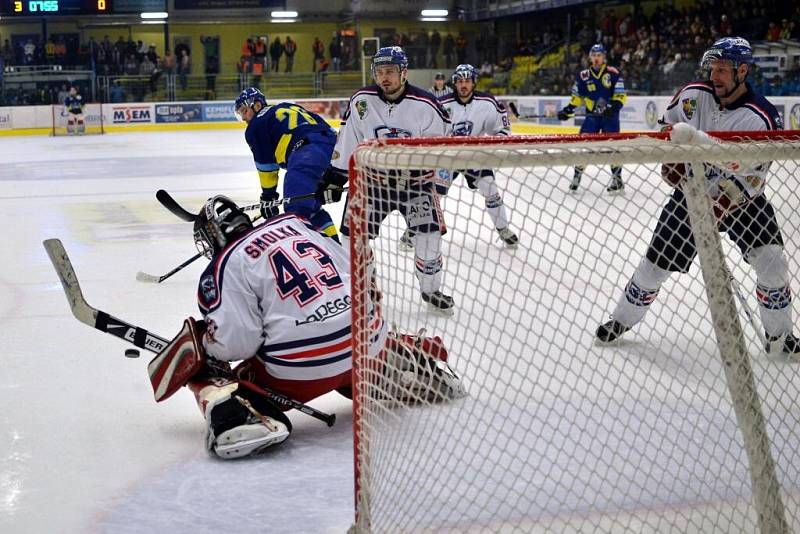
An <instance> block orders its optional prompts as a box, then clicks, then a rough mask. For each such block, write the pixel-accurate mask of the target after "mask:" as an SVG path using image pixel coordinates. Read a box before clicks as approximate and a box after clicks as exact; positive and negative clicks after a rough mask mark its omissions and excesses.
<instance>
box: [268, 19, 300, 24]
mask: <svg viewBox="0 0 800 534" xmlns="http://www.w3.org/2000/svg"><path fill="white" fill-rule="evenodd" d="M269 21H270V22H272V23H273V24H281V23H286V22H297V19H269Z"/></svg>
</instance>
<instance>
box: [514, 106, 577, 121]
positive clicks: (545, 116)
mask: <svg viewBox="0 0 800 534" xmlns="http://www.w3.org/2000/svg"><path fill="white" fill-rule="evenodd" d="M508 109H509V110H510V111H511V114H512V115H514V117H516V118H517V119H558V115H549V114H547V113H545V114H542V115H520V113H519V110H518V109H517V105H516V104H514V102H509V103H508ZM591 115H592V114H591V113H578V114H575V115H572V116H571V117H589V116H591Z"/></svg>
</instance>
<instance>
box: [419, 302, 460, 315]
mask: <svg viewBox="0 0 800 534" xmlns="http://www.w3.org/2000/svg"><path fill="white" fill-rule="evenodd" d="M425 305H426V306H427V307H428V311H429V312H431V313H432V314H434V315H438V316H439V317H452V316H453V314H454V313H455V306H454V307H453V308H446V309H442V308H438V307H436V306H434V305H433V304H429V303H425Z"/></svg>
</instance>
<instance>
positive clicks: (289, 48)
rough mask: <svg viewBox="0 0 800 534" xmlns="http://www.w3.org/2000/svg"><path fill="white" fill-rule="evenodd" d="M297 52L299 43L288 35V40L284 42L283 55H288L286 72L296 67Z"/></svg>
mask: <svg viewBox="0 0 800 534" xmlns="http://www.w3.org/2000/svg"><path fill="white" fill-rule="evenodd" d="M296 52H297V43H295V42H294V41H293V40H292V38H291V37H289V36H288V35H287V36H286V42H284V43H283V55H285V56H286V69H285V70H284V72H292V69H293V68H294V55H295V53H296Z"/></svg>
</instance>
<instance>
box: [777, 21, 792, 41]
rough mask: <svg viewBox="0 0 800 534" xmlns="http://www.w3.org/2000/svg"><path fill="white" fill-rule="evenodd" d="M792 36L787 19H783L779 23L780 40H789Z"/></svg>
mask: <svg viewBox="0 0 800 534" xmlns="http://www.w3.org/2000/svg"><path fill="white" fill-rule="evenodd" d="M791 35H792V29H791V28H790V27H789V19H783V20H782V21H781V33H780V38H781V39H790V38H791Z"/></svg>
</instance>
